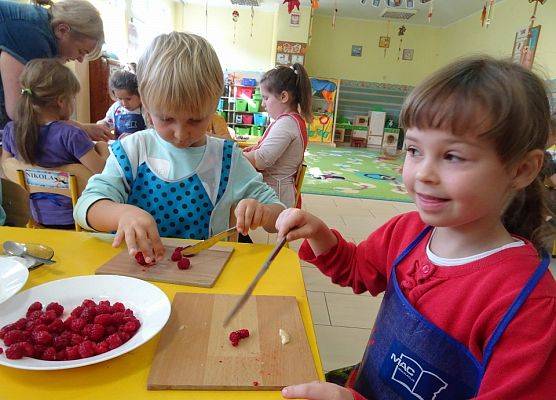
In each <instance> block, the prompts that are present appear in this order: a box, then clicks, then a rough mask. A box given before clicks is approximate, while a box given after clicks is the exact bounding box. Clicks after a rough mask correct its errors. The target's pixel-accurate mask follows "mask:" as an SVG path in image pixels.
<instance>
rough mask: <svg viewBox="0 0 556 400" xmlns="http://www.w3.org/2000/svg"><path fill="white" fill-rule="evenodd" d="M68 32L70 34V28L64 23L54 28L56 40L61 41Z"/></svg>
mask: <svg viewBox="0 0 556 400" xmlns="http://www.w3.org/2000/svg"><path fill="white" fill-rule="evenodd" d="M70 32H71V27H70V26H69V25H68V24H66V23H65V22H60V23H59V24H58V25H56V27H55V28H54V35H55V36H56V39H62V38H64V37H66V36H68V35H69V34H70Z"/></svg>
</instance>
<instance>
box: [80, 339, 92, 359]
mask: <svg viewBox="0 0 556 400" xmlns="http://www.w3.org/2000/svg"><path fill="white" fill-rule="evenodd" d="M77 351H78V352H79V355H80V356H81V358H87V357H92V356H94V355H95V346H94V343H93V342H91V341H90V340H85V341H84V342H82V343H80V344H79V345H78V347H77Z"/></svg>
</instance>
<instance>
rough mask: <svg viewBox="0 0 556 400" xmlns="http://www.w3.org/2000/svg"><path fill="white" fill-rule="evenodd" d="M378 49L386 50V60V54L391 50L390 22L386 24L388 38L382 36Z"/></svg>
mask: <svg viewBox="0 0 556 400" xmlns="http://www.w3.org/2000/svg"><path fill="white" fill-rule="evenodd" d="M378 47H383V48H384V58H386V53H387V52H388V49H389V48H390V20H388V22H387V24H386V36H381V37H380V40H379V42H378Z"/></svg>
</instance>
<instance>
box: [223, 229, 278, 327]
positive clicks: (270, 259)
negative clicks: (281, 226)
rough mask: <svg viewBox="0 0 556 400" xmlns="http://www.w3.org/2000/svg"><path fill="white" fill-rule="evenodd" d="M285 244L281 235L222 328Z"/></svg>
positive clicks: (249, 294)
mask: <svg viewBox="0 0 556 400" xmlns="http://www.w3.org/2000/svg"><path fill="white" fill-rule="evenodd" d="M285 244H286V237H283V238H282V239H281V240H280V241H279V242H278V243H276V246H274V250H272V253H270V254H269V255H268V257H267V258H266V260H265V262H264V263H263V266H262V267H261V269H260V270H259V272H257V275H256V276H255V278H254V279H253V281H252V282H251V284H250V285H249V287H248V288H247V290H246V291H245V293H243V296H241V298H240V299H239V300H238V302H237V303H236V305H235V306H234V308H233V309H232V311H230V313H229V314H228V316H227V317H226V319H225V320H224V323H223V324H222V325H223V326H224V328H225V327H226V326H227V325H228V324H229V323H230V321H231V320H232V318H233V317H234V316H235V315H236V314H237V312H238V311H239V310H240V309H241V307H243V305H244V304H245V302H246V301H247V300H248V299H249V296H251V293H253V290H255V286H257V283H258V282H259V280H260V279H261V278H262V276H263V275H264V273H265V272H266V271H267V270H268V268H269V267H270V264H271V263H272V261H274V259H275V258H276V256H277V255H278V253H279V252H280V250H281V249H282V247H284V245H285Z"/></svg>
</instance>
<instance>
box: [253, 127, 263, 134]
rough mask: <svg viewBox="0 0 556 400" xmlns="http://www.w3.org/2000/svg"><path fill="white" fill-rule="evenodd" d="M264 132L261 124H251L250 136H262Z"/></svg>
mask: <svg viewBox="0 0 556 400" xmlns="http://www.w3.org/2000/svg"><path fill="white" fill-rule="evenodd" d="M263 133H264V127H262V126H252V127H251V136H262V135H263Z"/></svg>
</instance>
